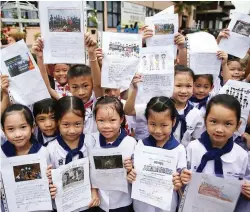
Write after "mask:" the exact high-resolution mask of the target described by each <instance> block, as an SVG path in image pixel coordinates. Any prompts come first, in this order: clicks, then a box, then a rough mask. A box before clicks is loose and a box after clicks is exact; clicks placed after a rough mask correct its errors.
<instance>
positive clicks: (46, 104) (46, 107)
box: [33, 98, 56, 118]
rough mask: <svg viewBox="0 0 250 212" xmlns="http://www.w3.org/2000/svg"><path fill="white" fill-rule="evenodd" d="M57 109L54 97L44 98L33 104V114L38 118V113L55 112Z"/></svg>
mask: <svg viewBox="0 0 250 212" xmlns="http://www.w3.org/2000/svg"><path fill="white" fill-rule="evenodd" d="M55 109H56V100H54V99H50V98H47V99H43V100H40V101H38V102H36V103H35V104H34V106H33V115H34V117H35V118H36V116H37V115H39V114H42V113H46V114H48V113H54V112H55Z"/></svg>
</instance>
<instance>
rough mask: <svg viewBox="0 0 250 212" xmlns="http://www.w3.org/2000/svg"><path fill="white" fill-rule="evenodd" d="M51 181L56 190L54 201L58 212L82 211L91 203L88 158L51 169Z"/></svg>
mask: <svg viewBox="0 0 250 212" xmlns="http://www.w3.org/2000/svg"><path fill="white" fill-rule="evenodd" d="M52 180H53V184H55V185H56V188H57V193H56V199H55V200H56V207H57V211H58V212H71V211H74V210H77V209H79V210H80V209H81V208H83V209H82V210H84V207H86V206H88V205H89V203H90V202H91V185H90V178H89V159H88V158H82V159H79V160H74V161H72V162H70V163H68V164H66V165H63V166H60V167H59V168H58V169H52Z"/></svg>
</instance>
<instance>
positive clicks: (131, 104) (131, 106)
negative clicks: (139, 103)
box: [124, 74, 142, 116]
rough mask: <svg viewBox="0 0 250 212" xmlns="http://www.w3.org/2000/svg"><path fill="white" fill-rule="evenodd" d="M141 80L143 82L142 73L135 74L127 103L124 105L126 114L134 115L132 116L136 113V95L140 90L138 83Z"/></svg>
mask: <svg viewBox="0 0 250 212" xmlns="http://www.w3.org/2000/svg"><path fill="white" fill-rule="evenodd" d="M139 82H142V79H141V75H140V74H135V76H134V78H133V80H132V82H131V85H130V88H129V91H128V99H127V101H126V104H125V106H124V112H125V114H126V115H132V116H135V115H136V111H135V99H136V95H137V92H138V86H137V84H138V83H139Z"/></svg>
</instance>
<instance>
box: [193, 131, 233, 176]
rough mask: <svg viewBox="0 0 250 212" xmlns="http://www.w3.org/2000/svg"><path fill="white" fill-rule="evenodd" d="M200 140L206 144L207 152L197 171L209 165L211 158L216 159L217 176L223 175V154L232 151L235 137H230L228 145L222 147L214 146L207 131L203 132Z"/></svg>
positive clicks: (215, 170)
mask: <svg viewBox="0 0 250 212" xmlns="http://www.w3.org/2000/svg"><path fill="white" fill-rule="evenodd" d="M199 141H200V142H201V143H202V144H203V145H204V147H205V148H206V150H207V152H206V153H205V154H204V155H203V156H202V159H201V163H200V165H199V166H198V168H197V170H196V172H200V173H201V172H202V171H203V169H204V168H205V166H206V165H207V162H208V161H210V160H214V172H215V174H216V176H223V167H222V160H221V156H222V155H224V154H227V153H229V152H231V151H232V149H233V145H234V142H233V137H231V138H229V140H228V142H227V143H226V145H225V146H224V147H223V148H221V149H219V148H214V147H213V146H212V142H211V140H210V138H209V135H208V133H207V131H205V132H203V133H202V134H201V138H200V139H199Z"/></svg>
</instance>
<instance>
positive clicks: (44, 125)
mask: <svg viewBox="0 0 250 212" xmlns="http://www.w3.org/2000/svg"><path fill="white" fill-rule="evenodd" d="M36 124H37V126H38V127H39V129H40V130H41V131H42V133H43V134H44V135H45V136H53V135H55V133H56V120H55V115H54V113H42V114H38V115H37V116H36Z"/></svg>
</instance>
